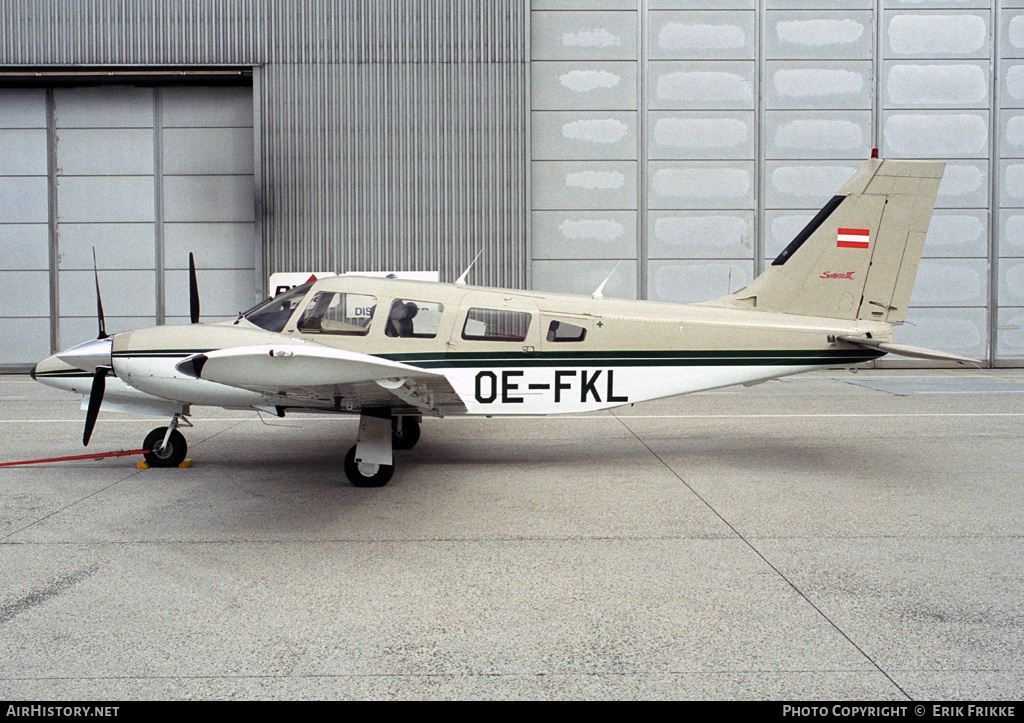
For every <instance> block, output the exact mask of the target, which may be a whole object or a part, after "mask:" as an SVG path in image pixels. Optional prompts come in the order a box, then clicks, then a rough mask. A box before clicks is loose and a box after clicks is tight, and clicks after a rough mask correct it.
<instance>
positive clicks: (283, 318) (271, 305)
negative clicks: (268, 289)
mask: <svg viewBox="0 0 1024 723" xmlns="http://www.w3.org/2000/svg"><path fill="white" fill-rule="evenodd" d="M312 285H313V282H312V281H310V282H308V283H305V284H300V285H299V286H296V287H295V288H293V289H289V290H288V291H285V292H283V293H280V294H278V295H277V296H275V297H274V298H273V299H267V300H266V301H264V302H263V303H262V304H259V305H258V306H254V307H253V308H252V309H250V310H249V311H247V312H245V313H244V314H243V315H242V316H244V317H245V320H246V321H248V322H249V323H250V324H255V325H256V326H258V327H260V328H261V329H266V330H267V331H281V330H282V329H284V325H285V324H287V323H288V319H290V318H291V316H292V314H293V313H294V312H295V309H296V307H298V305H299V304H301V303H302V300H303V299H304V298H306V293H307V292H308V291H309V287H311V286H312Z"/></svg>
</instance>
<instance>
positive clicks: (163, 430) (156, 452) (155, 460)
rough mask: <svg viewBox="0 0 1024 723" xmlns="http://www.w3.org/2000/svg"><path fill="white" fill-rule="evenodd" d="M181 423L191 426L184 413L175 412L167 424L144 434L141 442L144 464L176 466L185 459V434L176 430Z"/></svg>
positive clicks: (186, 445) (186, 446) (186, 444)
mask: <svg viewBox="0 0 1024 723" xmlns="http://www.w3.org/2000/svg"><path fill="white" fill-rule="evenodd" d="M181 424H183V425H184V426H186V427H191V426H192V423H191V422H189V421H188V419H186V418H185V416H184V415H182V414H175V415H174V417H173V418H172V419H171V423H170V424H169V425H168V426H166V427H157V428H156V429H154V430H153V431H152V432H150V433H149V434H147V435H146V440H145V441H144V442H143V443H142V448H143V449H145V450H146V453H145V454H144V455H143V456H144V457H145V459H146V464H148V465H149V466H150V467H177V466H179V465H180V464H181V463H182V462H184V461H185V455H186V454H187V453H188V442H186V441H185V435H183V434H182V433H181V432H179V431H178V426H179V425H181Z"/></svg>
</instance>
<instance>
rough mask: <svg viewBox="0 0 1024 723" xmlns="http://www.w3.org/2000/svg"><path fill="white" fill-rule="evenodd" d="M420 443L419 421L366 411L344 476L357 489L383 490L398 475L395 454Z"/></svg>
mask: <svg viewBox="0 0 1024 723" xmlns="http://www.w3.org/2000/svg"><path fill="white" fill-rule="evenodd" d="M419 439H420V420H419V418H418V417H392V416H391V410H389V409H364V410H363V413H362V414H361V415H360V417H359V438H358V440H357V441H356V444H355V446H353V447H352V449H350V450H349V451H348V454H346V455H345V476H346V477H348V480H349V482H351V483H352V485H353V486H355V487H383V486H384V485H386V484H387V483H388V482H390V481H391V477H392V475H394V473H395V464H394V459H393V457H392V450H395V449H412V448H413V447H414V446H416V443H417V442H418V441H419Z"/></svg>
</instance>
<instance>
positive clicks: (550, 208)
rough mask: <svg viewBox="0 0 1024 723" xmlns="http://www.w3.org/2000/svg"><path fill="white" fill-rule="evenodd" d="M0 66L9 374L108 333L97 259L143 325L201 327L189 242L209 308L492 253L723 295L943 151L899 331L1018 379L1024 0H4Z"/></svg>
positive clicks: (535, 271) (633, 287)
mask: <svg viewBox="0 0 1024 723" xmlns="http://www.w3.org/2000/svg"><path fill="white" fill-rule="evenodd" d="M0 66H2V70H3V71H4V72H5V73H6V75H5V77H6V78H7V83H6V86H7V87H6V88H5V89H2V90H0V143H2V145H3V149H4V152H3V153H0V252H2V254H3V258H2V260H0V282H2V284H0V287H2V289H3V290H2V291H0V304H2V308H0V317H2V318H0V332H2V333H4V334H6V335H7V337H8V338H18V339H24V340H25V343H24V344H23V345H20V348H7V349H4V350H3V352H0V364H7V365H12V364H15V365H16V364H20V363H26V362H31V361H35V360H36V359H37V358H38V357H39V356H41V355H43V354H45V353H48V352H49V351H50V349H51V347H55V346H59V345H66V344H68V343H71V342H73V341H76V340H77V337H79V336H80V337H81V338H87V337H88V336H90V335H91V334H90V332H91V327H90V326H89V325H90V323H91V314H90V310H91V308H92V303H93V302H92V295H91V288H90V287H89V281H90V274H89V273H88V269H89V268H90V267H91V255H90V253H89V249H90V248H91V246H93V245H96V247H97V249H98V252H99V255H100V267H101V276H102V278H103V279H106V278H108V277H112V278H114V279H117V281H115V282H114V283H113V284H111V285H112V286H114V287H115V288H116V289H117V291H114V290H111V291H109V292H107V293H108V294H113V295H117V294H120V295H121V300H120V301H114V300H113V299H112V300H111V301H110V302H109V303H110V304H115V305H117V304H120V310H119V311H116V312H115V316H118V317H121V319H122V321H123V323H124V324H125V325H127V326H132V325H137V324H138V323H149V322H150V321H153V320H158V321H159V320H162V319H167V320H168V321H171V322H173V321H177V320H179V318H180V316H181V315H182V314H183V313H184V312H183V308H184V307H183V304H184V301H183V299H184V298H185V292H184V290H183V286H184V273H183V272H182V271H181V269H182V267H183V266H184V260H183V258H182V257H183V256H184V255H185V254H186V253H187V251H188V250H195V251H196V252H197V255H198V257H199V260H200V265H201V266H200V268H201V273H200V283H201V285H203V280H204V279H206V278H209V279H212V281H211V282H210V283H208V284H205V285H204V288H203V296H204V302H206V303H207V304H208V305H209V306H210V308H211V311H212V313H213V314H215V315H219V314H230V313H231V312H233V311H234V310H236V308H239V307H241V306H247V305H248V304H249V303H250V302H251V301H252V297H253V289H255V288H257V287H259V288H260V289H262V285H263V283H264V282H265V279H264V275H265V274H268V273H270V272H272V271H276V270H282V271H287V270H312V271H318V270H347V269H371V268H392V269H394V268H410V269H437V270H439V271H440V272H441V274H442V278H443V279H445V280H451V279H453V278H454V277H455V276H456V275H457V274H458V273H459V272H460V271H461V270H462V268H463V267H464V266H465V265H467V264H468V263H469V261H470V260H471V259H472V258H473V257H474V256H475V255H476V253H477V251H480V250H482V251H483V255H482V256H481V259H480V261H479V262H478V264H477V266H476V267H474V272H473V276H472V278H471V280H472V281H474V282H476V283H485V284H496V285H507V286H513V287H521V286H532V287H533V288H537V289H542V290H558V291H576V292H582V293H590V292H591V291H593V289H594V288H595V287H596V286H597V285H598V284H599V283H600V282H601V281H602V280H603V278H604V277H605V276H606V275H607V274H608V273H609V272H611V271H612V269H613V267H615V265H616V263H618V264H619V266H618V268H617V270H616V271H615V273H614V275H613V278H612V281H611V282H610V283H609V285H608V287H606V289H605V292H606V293H607V294H610V295H618V296H627V297H631V296H637V297H642V298H650V299H655V300H666V301H697V300H703V299H708V298H712V297H715V296H720V295H722V294H724V293H726V292H727V291H731V290H735V289H737V288H739V287H740V286H742V285H743V284H744V283H746V282H747V281H749V280H750V279H751V278H752V277H753V276H754V275H755V274H757V273H758V272H759V271H760V270H761V269H763V268H764V265H765V263H766V262H767V261H768V260H770V259H771V258H772V257H774V255H775V254H776V253H778V251H779V250H780V249H781V248H782V247H783V246H784V245H785V244H786V243H787V242H788V241H789V239H790V238H792V236H793V235H794V234H795V233H796V232H797V231H798V230H799V229H800V228H801V227H802V225H803V224H804V223H805V222H806V221H807V220H809V219H810V217H811V216H812V215H813V213H814V211H816V210H817V209H818V208H819V207H820V206H821V205H822V204H823V203H824V201H825V200H827V198H828V197H830V196H831V194H832V193H833V192H834V191H835V190H836V189H838V188H839V186H841V185H842V183H843V182H844V181H845V180H846V178H847V177H848V176H849V175H851V174H852V173H853V171H854V170H855V169H856V168H857V167H858V166H859V164H860V163H861V162H862V160H863V159H864V158H866V157H867V156H868V155H869V153H870V150H871V148H872V147H878V148H880V149H881V151H882V154H883V156H888V157H909V158H937V159H943V160H946V161H947V163H948V165H947V173H946V177H945V179H944V180H943V184H942V188H941V191H940V198H939V204H938V205H939V207H938V209H937V211H936V214H935V217H934V220H933V224H932V230H931V233H930V234H929V237H928V241H927V244H926V247H925V258H924V260H923V262H922V265H921V271H920V274H919V277H918V283H917V286H916V288H915V292H914V296H913V299H912V306H913V309H912V310H911V312H910V314H909V317H908V321H909V323H908V325H907V326H905V327H903V328H901V329H900V330H898V337H897V338H898V340H900V341H903V342H906V343H911V344H921V345H925V346H933V347H937V348H943V349H948V350H951V351H956V352H960V353H964V354H969V355H972V356H976V357H981V358H985V359H988V360H989V361H990V362H992V363H993V364H996V365H998V364H1012V365H1019V364H1020V363H1021V361H1022V360H1024V335H1022V326H1024V0H998V1H992V2H984V1H981V2H979V1H978V0H532V2H531V1H530V0H501V1H499V0H493V1H489V2H478V1H475V0H404V1H403V0H377V1H372V0H361V1H358V2H345V3H338V4H333V3H314V2H309V1H303V2H286V1H285V0H241V1H239V2H226V1H225V0H177V1H169V2H159V3H154V2H148V1H143V0H118V1H117V2H114V1H113V0H82V1H81V2H57V1H56V0H51V1H49V2H40V1H36V2H29V1H28V0H0ZM83 70H87V71H97V70H100V71H111V72H128V73H132V74H133V76H134V77H132V78H131V79H130V82H128V81H126V82H122V83H120V84H118V83H116V82H114V83H111V82H110V79H106V82H105V84H104V85H99V82H98V79H96V77H95V76H93V80H89V78H79V79H78V80H77V81H72V80H68V78H67V77H63V78H60V77H59V76H60V75H61V74H63V75H64V76H70V75H73V74H74V73H79V72H81V71H83ZM168 70H171V71H188V72H189V73H193V74H192V75H182V76H181V77H180V81H179V80H175V79H174V78H173V77H170V78H169V77H167V76H166V75H160V74H161V73H165V72H166V71H168ZM25 71H38V72H40V73H45V74H44V75H40V76H39V77H38V78H36V79H35V80H34V81H32V82H29V81H26V80H25V79H24V77H22V78H21V79H20V80H15V79H14V78H15V76H16V75H17V74H18V73H19V72H22V73H24V72H25ZM232 72H233V73H236V76H235V77H236V81H237V80H239V79H240V80H241V84H238V83H236V84H235V85H231V84H230V83H229V82H228V81H227V80H226V79H225V76H219V77H218V76H217V75H216V74H217V73H227V74H230V73H232ZM12 74H13V75H12ZM53 74H57V75H53ZM215 81H216V84H213V83H214V82H215ZM33 83H34V85H33ZM143 97H145V98H148V101H147V102H148V103H149V106H145V104H144V103H143V105H141V106H139V105H138V103H141V102H142V101H141V100H140V99H141V98H143ZM90 99H91V100H90ZM89 103H92V104H93V106H92V107H93V111H89V107H90V106H89ZM143 107H148V108H149V110H148V111H145V112H144V113H143V114H142V115H141V116H140V115H138V113H137V111H138V110H139V108H143ZM245 107H247V108H248V112H247V113H244V112H242V109H243V108H245ZM133 108H134V111H132V110H131V109H133ZM87 111H88V112H87ZM100 111H102V113H100V115H99V116H97V115H95V112H100ZM89 112H94V115H93V116H89ZM103 113H106V116H105V117H102V114H103ZM133 113H135V115H133ZM83 114H84V115H83ZM83 117H84V118H86V120H85V121H82V120H80V119H81V118H83ZM90 117H91V118H92V120H88V119H89V118H90ZM76 124H77V125H76ZM103 129H108V130H110V133H109V134H108V133H100V132H97V131H100V130H103ZM114 130H120V131H124V132H123V133H115V132H114ZM129 131H130V132H129ZM247 134H248V135H247ZM248 138H251V139H252V144H251V147H250V148H245V147H244V146H245V145H246V143H247V139H248ZM147 140H151V141H152V142H151V143H149V144H148V145H147ZM132 144H134V145H132ZM144 146H145V147H147V148H148V151H147V152H146V153H142V148H143V147H144ZM129 148H133V149H136V150H134V151H131V152H129V151H128V150H127V149H129ZM115 151H118V152H115ZM136 151H137V152H136ZM119 153H120V155H119ZM99 156H102V158H103V159H104V160H102V161H100V160H98V157H99ZM123 156H127V157H123ZM119 159H120V160H119ZM146 159H148V160H146ZM249 183H251V184H252V185H251V188H252V189H253V191H252V194H251V195H252V207H251V209H250V208H249V205H248V197H247V192H246V188H248V186H247V185H246V184H249ZM147 189H151V190H149V191H147ZM147 193H148V194H149V196H148V201H146V202H142V201H141V199H142V198H143V197H144V196H146V195H147ZM133 194H134V195H133ZM133 198H134V199H138V202H136V201H131V199H133ZM90 199H91V200H92V201H93V203H91V204H90V203H89V200H90ZM125 199H129V201H125ZM122 202H123V203H122ZM119 204H120V206H124V207H126V208H128V207H130V208H131V209H132V210H131V212H130V213H128V215H127V216H120V215H118V214H120V213H121V212H122V210H124V209H122V210H118V209H119V208H120V206H119ZM90 209H92V210H90ZM93 211H95V213H93ZM90 214H91V215H90ZM113 224H117V226H116V228H117V230H118V231H119V234H118V236H117V238H114V236H113V235H112V234H111V233H109V232H111V231H112V230H114V229H113V226H112V225H113ZM118 239H121V240H118ZM118 249H120V250H118ZM204 266H205V268H204ZM154 269H155V270H156V272H157V274H156V276H155V277H152V276H151V278H153V283H152V284H151V285H152V287H153V288H152V289H150V288H149V286H150V284H148V283H147V282H146V280H145V279H144V276H145V274H146V273H149V274H152V271H153V270H154ZM147 270H148V272H147ZM246 279H249V280H250V283H247V282H246ZM108 315H110V312H108ZM30 329H31V330H34V331H30ZM72 337H74V338H72Z"/></svg>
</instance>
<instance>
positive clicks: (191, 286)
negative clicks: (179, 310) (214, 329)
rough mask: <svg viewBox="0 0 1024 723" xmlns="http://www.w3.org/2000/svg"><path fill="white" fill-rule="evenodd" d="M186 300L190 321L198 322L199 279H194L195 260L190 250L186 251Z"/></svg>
mask: <svg viewBox="0 0 1024 723" xmlns="http://www.w3.org/2000/svg"><path fill="white" fill-rule="evenodd" d="M188 302H189V315H190V316H191V317H192V323H193V324H198V323H199V281H198V280H197V279H196V260H195V257H194V256H193V255H192V252H191V251H189V253H188Z"/></svg>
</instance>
